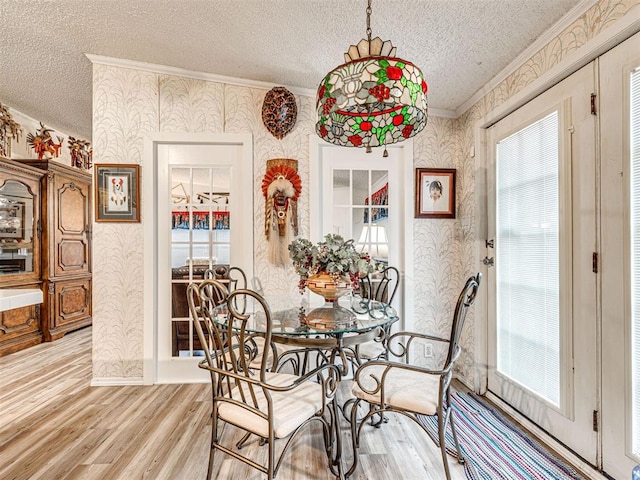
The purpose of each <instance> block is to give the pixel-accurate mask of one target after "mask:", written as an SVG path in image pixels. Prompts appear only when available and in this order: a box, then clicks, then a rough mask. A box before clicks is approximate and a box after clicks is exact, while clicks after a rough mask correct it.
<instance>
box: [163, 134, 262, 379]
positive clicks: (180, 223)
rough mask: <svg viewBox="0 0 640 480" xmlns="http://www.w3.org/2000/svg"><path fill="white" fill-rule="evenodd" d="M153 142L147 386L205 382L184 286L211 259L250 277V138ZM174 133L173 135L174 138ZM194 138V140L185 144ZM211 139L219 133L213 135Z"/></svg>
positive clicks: (177, 138)
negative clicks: (151, 375)
mask: <svg viewBox="0 0 640 480" xmlns="http://www.w3.org/2000/svg"><path fill="white" fill-rule="evenodd" d="M167 137H169V138H170V139H172V140H169V141H158V142H156V143H155V163H154V169H155V171H156V178H157V184H156V185H157V187H156V188H157V189H156V198H155V200H156V205H157V208H156V212H155V223H154V224H155V233H156V235H157V236H156V245H157V247H156V256H155V258H156V261H155V270H156V274H155V289H156V293H155V298H156V304H157V310H156V313H155V322H154V324H155V332H156V334H155V338H156V342H155V343H156V344H155V347H154V351H155V360H156V369H155V379H153V383H173V382H180V383H187V382H192V381H204V380H206V379H207V378H208V376H207V375H206V372H205V371H203V370H202V369H199V368H197V363H198V361H199V360H201V359H202V347H201V346H200V345H199V342H198V339H197V335H196V333H195V331H194V328H193V325H192V321H191V319H190V314H189V309H188V305H187V302H186V290H187V286H188V285H189V283H191V282H199V281H201V279H202V275H203V272H204V271H205V270H206V269H207V268H209V267H211V266H212V265H214V264H226V265H233V266H237V267H240V268H242V269H243V270H244V271H245V273H246V274H247V275H248V276H249V278H251V276H252V275H253V220H254V219H253V195H252V193H251V192H252V190H253V175H252V163H251V162H252V157H251V148H250V146H249V145H250V138H249V139H248V140H249V143H248V142H247V141H245V140H244V139H242V140H240V141H233V140H229V139H230V138H232V136H225V135H220V136H219V139H218V140H214V139H212V138H211V137H210V136H209V137H208V136H206V135H199V136H197V135H195V134H184V135H180V134H176V135H174V136H171V135H169V136H167ZM174 137H175V139H174ZM190 138H193V141H189V139H190ZM216 138H217V137H216Z"/></svg>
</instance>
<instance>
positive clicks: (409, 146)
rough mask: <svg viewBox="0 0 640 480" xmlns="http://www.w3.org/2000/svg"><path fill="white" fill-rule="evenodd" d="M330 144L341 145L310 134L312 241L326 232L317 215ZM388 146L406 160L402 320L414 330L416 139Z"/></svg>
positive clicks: (403, 167) (403, 325)
mask: <svg viewBox="0 0 640 480" xmlns="http://www.w3.org/2000/svg"><path fill="white" fill-rule="evenodd" d="M328 148H341V149H343V150H344V147H339V146H336V145H332V144H330V143H327V142H325V141H324V140H322V139H320V138H319V137H317V136H316V135H311V136H309V165H310V172H309V178H310V180H309V198H310V202H309V217H310V218H311V219H312V221H311V225H310V236H311V240H312V241H318V240H321V236H322V232H321V231H320V222H318V221H314V220H313V219H320V218H322V205H321V202H320V200H319V199H320V198H321V193H322V188H323V187H322V184H321V181H322V158H323V151H326V149H328ZM387 148H389V149H391V148H393V149H398V150H399V151H400V152H401V157H402V161H401V162H400V181H401V183H402V185H401V192H402V194H401V198H400V200H401V205H400V219H399V229H400V232H402V233H403V235H404V238H403V239H402V242H401V249H402V252H401V256H400V259H401V260H400V264H399V265H398V267H399V269H400V271H401V272H402V273H403V277H402V283H403V284H402V288H403V292H402V295H401V299H400V312H401V314H400V322H401V326H400V328H402V329H403V330H411V329H412V328H413V318H414V314H413V302H412V301H410V300H412V299H413V298H414V290H415V286H414V285H415V278H414V268H413V251H414V245H413V213H414V211H413V207H414V195H413V140H412V139H409V140H405V141H404V142H401V143H397V144H393V145H389V146H388V147H387ZM380 154H381V150H380V149H374V151H373V152H372V153H371V154H370V155H380Z"/></svg>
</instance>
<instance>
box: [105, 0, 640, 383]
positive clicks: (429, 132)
mask: <svg viewBox="0 0 640 480" xmlns="http://www.w3.org/2000/svg"><path fill="white" fill-rule="evenodd" d="M639 5H640V0H617V1H613V0H600V1H599V2H598V3H596V4H595V5H594V6H593V7H591V8H590V9H589V10H588V11H587V12H585V13H584V14H583V15H581V16H580V18H578V19H576V20H575V21H574V22H573V23H572V24H571V25H570V26H569V27H567V28H566V29H565V30H564V31H563V32H562V33H561V34H560V35H558V37H556V38H555V39H554V40H553V41H551V42H549V44H547V45H545V47H543V48H542V49H541V50H540V51H539V52H537V53H536V54H535V55H533V56H532V57H531V58H530V59H528V60H527V61H526V62H524V64H523V65H522V66H520V67H519V68H518V69H517V70H516V71H514V72H513V73H512V74H511V75H509V76H508V77H507V78H506V79H505V80H504V81H503V82H501V83H500V84H499V85H498V86H496V87H495V88H494V89H493V90H492V91H491V92H489V93H488V94H487V95H485V96H484V97H483V98H482V99H480V100H479V101H478V102H477V103H476V104H475V105H473V106H472V107H471V108H470V109H469V110H468V111H467V112H465V113H464V114H463V115H462V116H461V117H460V118H459V119H455V120H453V119H444V118H437V117H431V118H430V119H429V123H428V124H427V127H426V128H425V130H424V131H423V132H422V133H421V134H420V135H418V136H416V137H415V141H414V167H426V166H428V167H449V168H451V167H453V168H456V169H457V193H456V196H457V207H456V210H457V213H456V219H452V220H448V219H443V220H431V219H414V220H413V228H414V255H415V278H416V279H418V280H417V281H416V290H415V299H416V300H415V304H414V311H415V315H416V318H415V320H414V325H415V328H416V329H417V330H419V331H423V332H427V333H435V334H442V335H445V334H447V333H448V330H449V328H450V325H451V316H452V313H453V309H454V306H455V301H456V299H457V296H458V293H459V291H460V288H461V287H462V285H463V283H464V280H465V279H466V278H467V277H468V276H469V275H470V274H472V273H475V272H477V271H478V270H479V269H480V267H481V263H480V259H479V258H476V253H475V242H476V236H477V233H476V229H475V225H476V221H477V219H476V212H475V188H474V187H475V179H476V174H477V172H476V171H475V161H474V159H473V158H471V156H470V153H469V152H470V150H471V147H472V146H473V145H474V144H475V139H474V131H473V129H474V125H475V122H476V121H477V120H478V119H479V118H481V117H483V116H484V115H486V114H487V113H488V112H490V111H492V110H493V109H495V108H497V107H498V106H500V105H501V104H503V103H504V102H505V101H506V100H508V99H509V98H510V97H512V96H513V95H514V94H516V93H518V92H521V91H522V90H523V89H525V88H527V86H529V85H530V84H531V83H532V82H533V81H534V80H536V79H537V78H539V77H540V76H541V75H542V74H544V73H545V72H547V71H548V70H549V69H550V68H552V67H554V66H555V65H557V64H559V63H561V62H562V61H563V59H565V58H566V57H567V55H569V54H571V53H572V52H574V51H576V50H577V49H579V48H580V47H581V46H583V45H584V44H585V43H586V42H587V41H588V40H589V39H591V38H593V37H595V36H596V35H597V34H598V33H600V32H601V31H603V30H604V29H606V28H607V27H609V26H611V25H612V24H614V23H615V22H616V21H618V20H619V19H621V18H622V17H624V16H625V15H627V14H628V13H629V12H630V11H631V10H632V9H637V8H639ZM265 93H266V90H263V89H258V88H249V87H241V86H234V85H228V84H220V83H216V82H208V81H204V80H195V79H188V78H183V77H176V76H171V75H161V74H154V73H148V72H140V71H136V70H130V69H124V68H119V67H107V66H102V65H95V66H94V118H93V122H94V134H93V140H94V162H96V163H138V164H139V163H140V161H141V156H142V148H143V146H142V142H143V136H144V134H145V133H147V132H153V131H165V132H169V131H174V132H176V131H180V132H226V133H247V132H250V133H252V135H253V148H254V151H253V154H254V172H253V173H254V191H253V204H254V212H255V218H256V222H255V223H254V241H255V251H256V258H255V275H256V278H257V279H258V280H259V281H260V284H261V285H262V287H263V289H264V290H265V292H266V293H269V292H272V291H283V290H295V284H296V282H295V276H294V274H293V271H292V269H288V268H285V267H278V268H276V267H273V266H271V265H269V264H268V262H267V259H266V254H265V253H264V252H265V251H266V248H265V246H266V241H265V239H264V235H263V223H262V222H263V215H264V212H263V198H262V195H261V193H260V185H261V182H262V176H263V175H264V172H265V165H266V161H267V160H268V159H271V158H294V159H296V160H298V168H299V174H300V177H301V179H302V184H303V192H302V197H301V199H300V202H299V215H300V230H301V231H300V235H301V236H307V237H308V235H309V229H310V222H311V219H310V218H309V192H308V185H309V151H308V149H309V141H308V138H309V135H312V134H313V132H314V117H315V109H314V100H315V99H314V98H308V97H302V96H297V102H298V104H297V107H298V120H297V123H296V126H295V128H294V129H293V130H292V131H291V132H290V133H289V135H287V136H286V137H285V138H284V139H283V140H277V139H275V138H274V137H272V136H271V135H270V134H269V133H268V132H267V130H266V129H265V128H264V126H263V125H262V120H261V107H262V100H263V98H264V94H265ZM142 221H143V222H144V221H145V219H144V218H143V219H142ZM94 233H95V234H94V263H93V264H94V349H93V359H94V374H93V375H94V377H95V378H108V377H112V378H139V377H142V343H143V338H142V331H143V312H142V301H143V298H142V285H143V283H142V279H141V278H140V276H139V272H141V271H142V265H143V257H142V253H143V252H142V241H143V239H142V233H143V232H142V224H104V223H99V224H94ZM133 272H136V273H135V274H134V273H133ZM266 279H268V282H267V281H266ZM475 341H476V340H475V336H474V317H473V310H472V312H471V313H470V315H469V317H468V318H467V325H466V327H465V332H464V334H463V339H462V346H463V349H464V350H463V355H462V357H461V359H460V361H459V367H458V368H459V372H458V373H459V375H461V377H462V378H463V379H466V380H467V381H468V382H470V384H473V385H475V386H476V388H479V385H480V384H481V383H480V382H481V379H479V378H476V377H477V372H476V370H477V369H476V365H475V353H476V352H475V350H474V345H475Z"/></svg>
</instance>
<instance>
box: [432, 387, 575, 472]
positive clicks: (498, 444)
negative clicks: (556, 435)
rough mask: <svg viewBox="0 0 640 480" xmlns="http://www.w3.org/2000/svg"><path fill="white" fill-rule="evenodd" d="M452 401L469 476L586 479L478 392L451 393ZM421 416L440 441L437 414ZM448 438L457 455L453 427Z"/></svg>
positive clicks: (449, 448)
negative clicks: (476, 393) (487, 401)
mask: <svg viewBox="0 0 640 480" xmlns="http://www.w3.org/2000/svg"><path fill="white" fill-rule="evenodd" d="M452 404H453V407H454V408H455V413H456V432H457V433H458V440H459V441H460V447H461V448H462V453H463V455H464V457H465V460H466V462H465V471H466V474H467V478H468V479H469V480H532V479H534V480H574V479H578V480H583V478H584V477H582V476H581V475H580V474H578V473H577V472H576V471H575V470H574V469H573V468H572V467H570V466H569V465H567V464H566V463H564V462H562V460H560V459H558V458H556V457H555V456H553V455H552V454H551V453H549V452H548V451H547V450H546V449H545V448H544V447H542V446H541V445H540V444H539V443H538V442H536V441H535V440H533V439H532V438H531V437H530V436H529V435H527V433H526V432H524V431H523V430H522V429H520V428H519V427H517V426H515V425H514V424H513V423H511V422H510V421H508V420H507V419H506V418H504V416H502V415H501V414H500V413H498V412H497V411H496V410H495V409H494V408H493V407H492V406H490V405H489V404H488V403H486V402H485V401H483V400H482V399H481V398H479V397H478V396H477V395H474V394H472V393H456V394H454V395H452ZM419 419H420V421H421V422H422V424H423V425H424V426H425V427H426V428H427V430H428V431H429V435H430V436H431V438H433V439H434V441H435V442H436V444H437V445H439V442H438V433H437V429H438V422H437V418H436V417H435V416H433V417H428V416H420V417H419ZM445 440H446V444H447V451H449V452H450V453H452V454H454V455H455V447H454V445H453V438H452V437H451V429H450V428H448V429H447V433H446V437H445ZM450 460H451V461H454V460H453V459H450Z"/></svg>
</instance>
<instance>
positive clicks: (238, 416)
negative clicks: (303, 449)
mask: <svg viewBox="0 0 640 480" xmlns="http://www.w3.org/2000/svg"><path fill="white" fill-rule="evenodd" d="M297 378H298V377H297V376H296V375H289V374H287V373H267V376H266V380H267V383H269V384H270V385H275V386H286V385H291V384H292V383H293V382H294V381H295V380H296V379H297ZM242 388H243V391H244V394H245V398H247V399H250V398H251V396H250V393H249V387H248V385H247V384H246V383H243V384H242ZM254 392H255V393H256V398H257V401H258V409H259V410H260V411H261V412H264V413H267V399H266V398H265V396H264V394H263V392H262V388H260V387H256V388H254ZM270 394H271V398H272V400H273V419H272V420H273V428H274V435H275V437H276V438H284V437H286V436H288V435H290V434H291V432H293V431H294V430H295V429H296V428H297V427H298V426H299V425H301V424H302V423H303V422H304V421H305V420H307V419H309V418H311V417H312V416H313V415H315V414H316V412H319V411H320V410H321V409H322V396H323V391H322V386H321V385H319V384H318V383H315V382H312V381H306V382H303V383H302V384H300V385H299V386H298V387H296V388H294V389H293V390H289V391H287V392H273V391H272V392H270ZM231 396H232V397H233V398H234V399H236V400H241V397H240V389H239V387H237V386H236V387H234V388H233V389H232V391H231ZM225 397H227V398H228V397H229V395H225ZM219 405H220V406H219V408H218V415H219V417H220V418H221V419H222V420H225V421H227V422H229V423H232V424H234V425H236V426H238V427H240V428H242V429H244V430H247V431H250V432H253V433H255V434H256V435H259V436H261V437H263V438H266V437H268V436H269V424H268V422H267V420H265V419H264V418H261V417H259V416H258V415H256V414H255V413H253V412H250V411H249V410H247V409H246V408H244V407H242V406H240V405H234V404H231V403H226V402H224V401H222V402H220V404H219ZM250 405H253V403H250Z"/></svg>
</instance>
